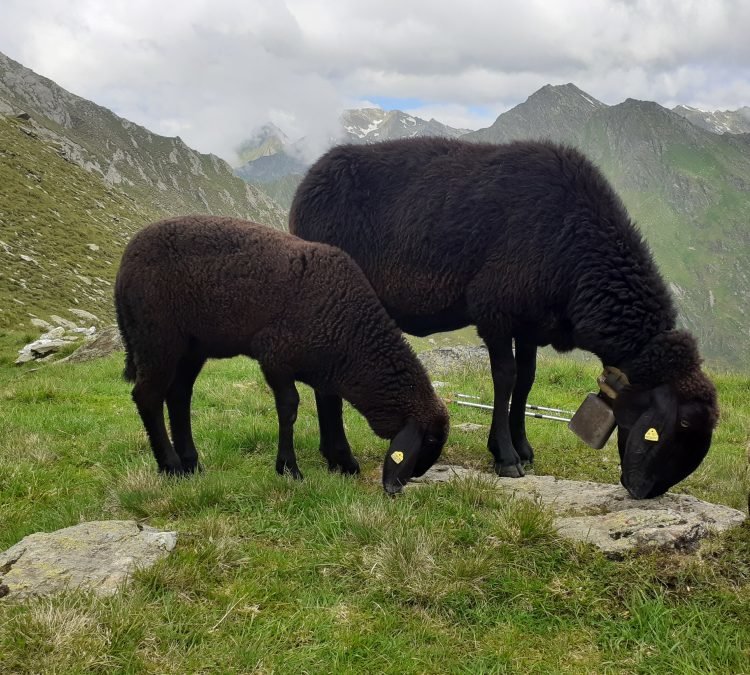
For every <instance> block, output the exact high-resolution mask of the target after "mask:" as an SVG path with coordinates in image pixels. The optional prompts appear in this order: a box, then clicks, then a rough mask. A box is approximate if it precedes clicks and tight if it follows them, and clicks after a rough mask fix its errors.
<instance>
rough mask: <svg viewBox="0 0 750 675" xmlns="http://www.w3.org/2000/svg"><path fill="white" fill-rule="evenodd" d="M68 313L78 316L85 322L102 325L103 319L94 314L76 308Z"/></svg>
mask: <svg viewBox="0 0 750 675" xmlns="http://www.w3.org/2000/svg"><path fill="white" fill-rule="evenodd" d="M68 311H69V312H70V313H71V314H72V315H73V316H77V317H78V318H79V319H83V321H88V322H89V323H90V322H92V321H93V322H94V323H101V319H100V318H99V317H98V316H97V315H96V314H92V313H91V312H87V311H86V310H85V309H76V308H70V309H68Z"/></svg>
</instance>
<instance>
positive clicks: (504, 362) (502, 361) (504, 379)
mask: <svg viewBox="0 0 750 675" xmlns="http://www.w3.org/2000/svg"><path fill="white" fill-rule="evenodd" d="M485 341H486V340H485ZM487 348H488V349H489V352H490V365H491V367H492V382H493V384H494V387H495V406H494V410H493V411H492V426H491V427H490V436H489V439H488V441H487V448H488V449H489V451H490V452H491V453H492V455H493V456H494V458H495V473H496V474H497V475H498V476H505V477H507V478H520V477H521V476H523V475H525V474H524V471H523V465H522V463H521V458H520V457H519V456H518V453H517V452H516V450H515V448H514V447H513V441H512V439H511V435H510V427H509V423H508V403H509V401H510V394H511V391H512V389H513V386H514V382H515V376H516V362H515V359H514V357H513V350H512V349H511V340H510V337H508V338H507V339H503V340H502V341H501V342H500V341H498V342H495V341H493V342H488V343H487Z"/></svg>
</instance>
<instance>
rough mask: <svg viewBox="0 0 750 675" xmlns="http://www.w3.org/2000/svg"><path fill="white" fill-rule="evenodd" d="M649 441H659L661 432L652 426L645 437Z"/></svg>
mask: <svg viewBox="0 0 750 675" xmlns="http://www.w3.org/2000/svg"><path fill="white" fill-rule="evenodd" d="M643 438H645V439H646V440H647V441H658V440H659V432H658V431H657V430H656V429H654V428H653V427H651V428H650V429H649V430H648V431H647V432H646V435H645V436H644V437H643Z"/></svg>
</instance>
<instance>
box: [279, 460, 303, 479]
mask: <svg viewBox="0 0 750 675" xmlns="http://www.w3.org/2000/svg"><path fill="white" fill-rule="evenodd" d="M276 473H277V474H279V476H291V477H292V478H294V480H302V478H303V476H302V472H301V471H300V470H299V469H298V468H297V467H296V466H287V465H286V464H283V463H281V464H276Z"/></svg>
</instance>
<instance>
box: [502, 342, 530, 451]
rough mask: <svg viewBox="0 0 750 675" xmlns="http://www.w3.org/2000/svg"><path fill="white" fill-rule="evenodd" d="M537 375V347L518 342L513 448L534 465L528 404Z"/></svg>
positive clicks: (512, 410) (512, 405) (512, 411)
mask: <svg viewBox="0 0 750 675" xmlns="http://www.w3.org/2000/svg"><path fill="white" fill-rule="evenodd" d="M535 375H536V345H535V344H533V343H529V342H524V341H523V340H518V339H517V340H516V384H515V386H514V387H513V398H512V399H511V401H510V413H509V415H508V421H509V425H510V437H511V440H512V441H513V447H514V448H515V450H516V452H517V453H518V455H519V457H520V458H521V461H522V462H524V463H526V464H533V463H534V449H533V448H532V447H531V445H530V444H529V440H528V438H527V437H526V402H527V401H528V398H529V392H530V391H531V385H533V384H534V377H535Z"/></svg>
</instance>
